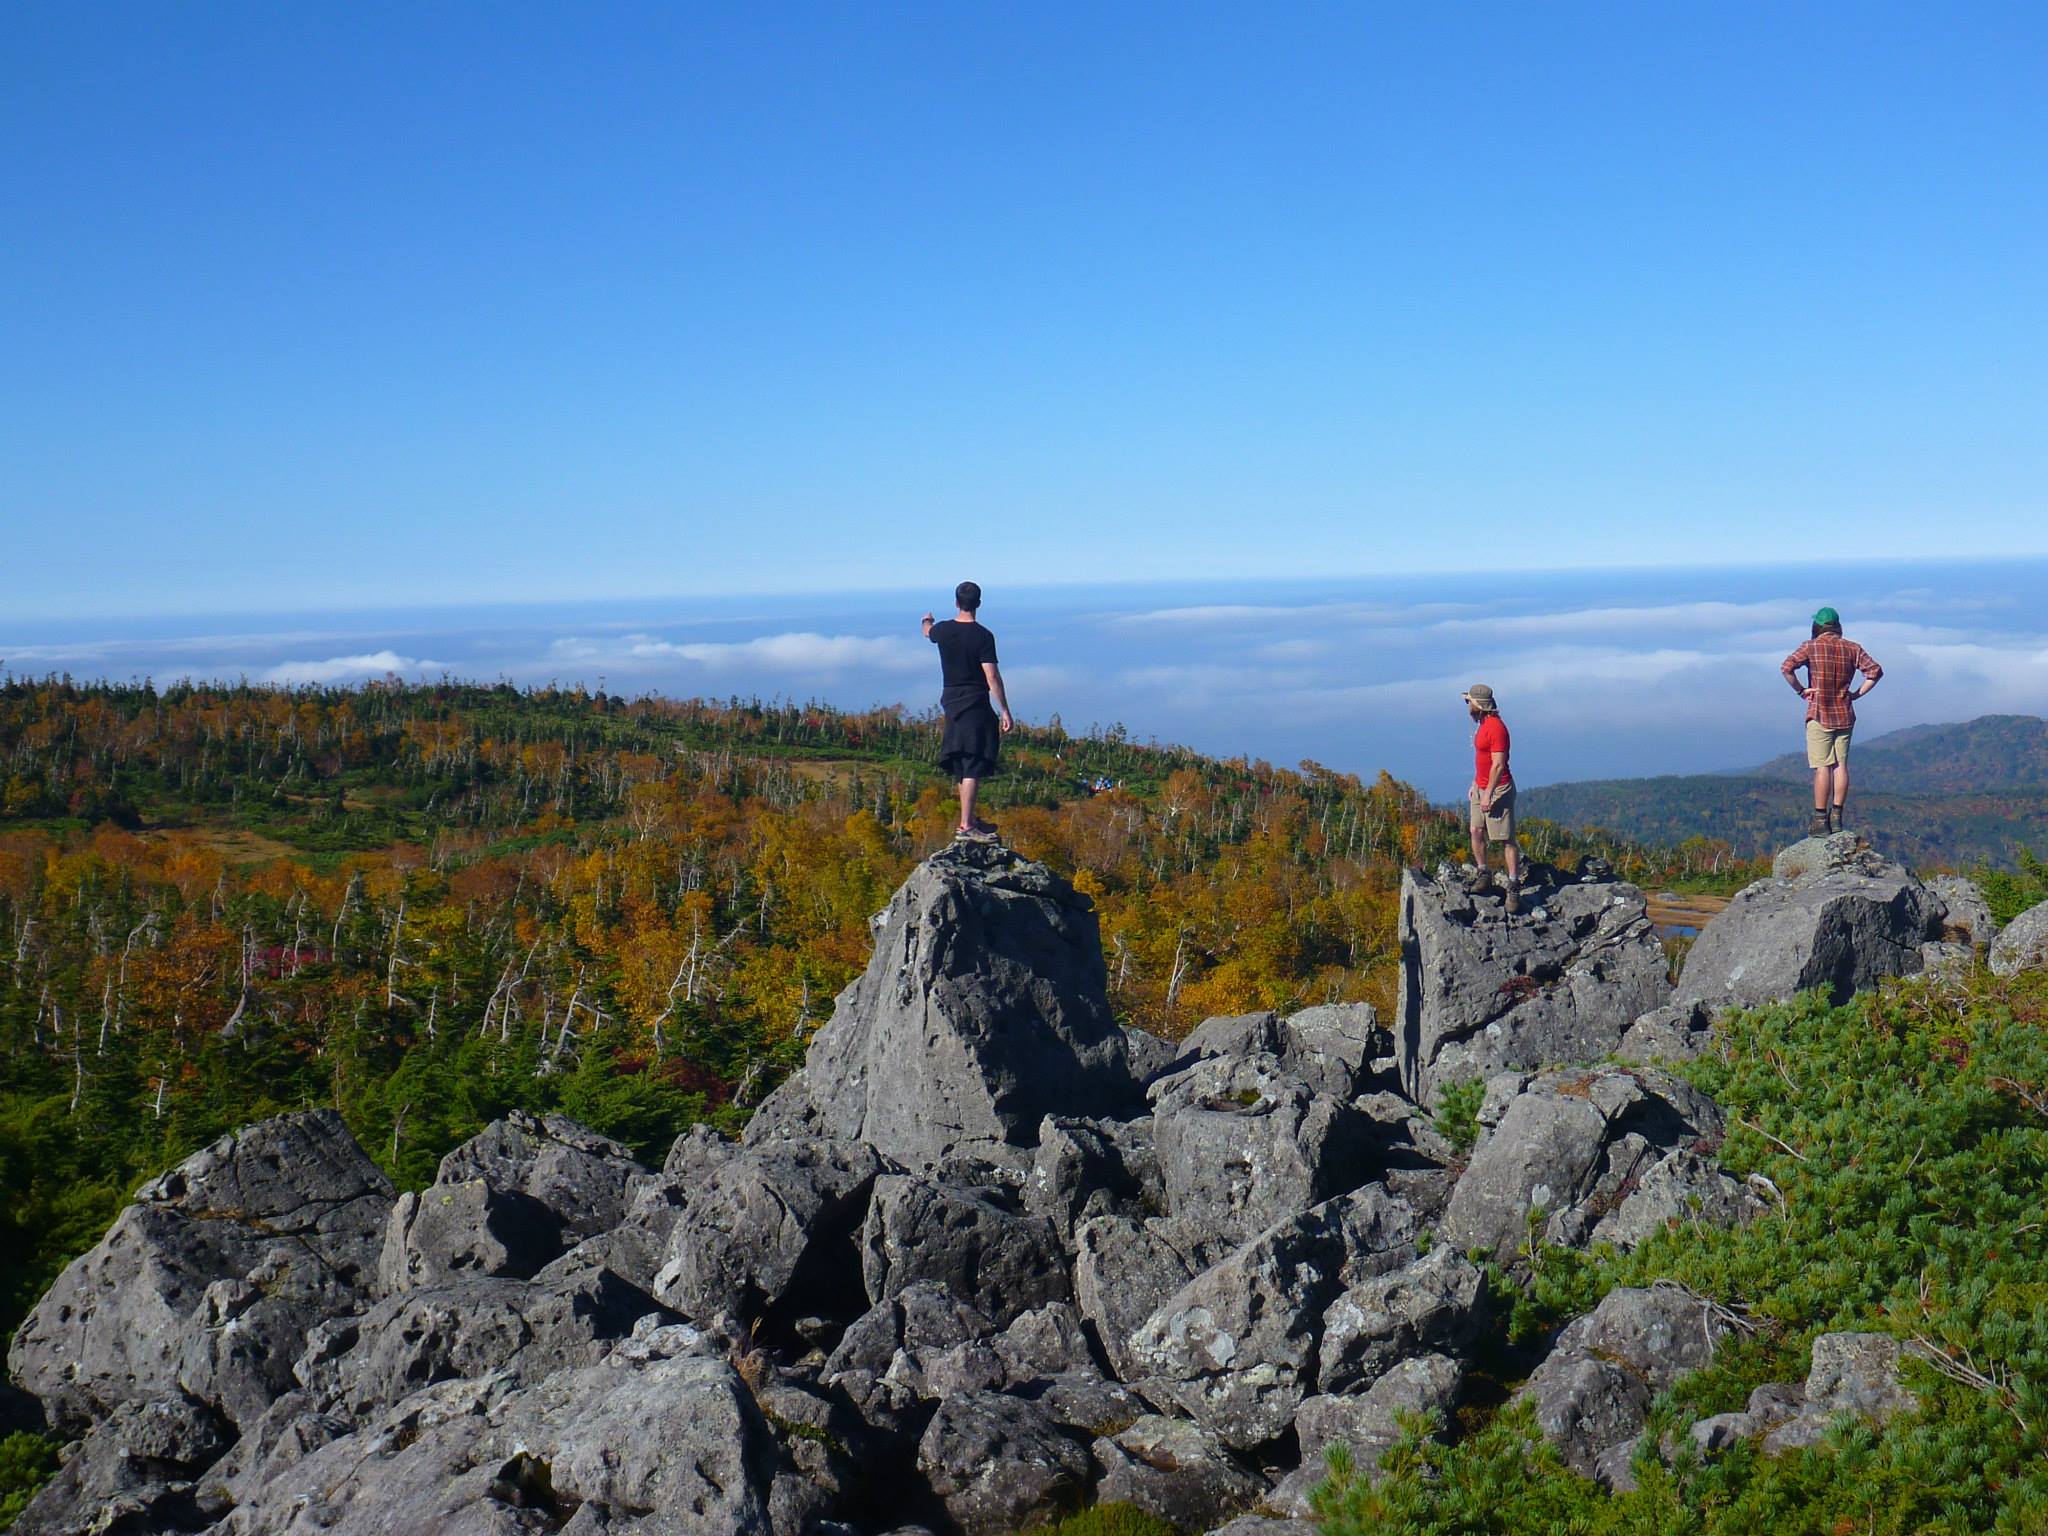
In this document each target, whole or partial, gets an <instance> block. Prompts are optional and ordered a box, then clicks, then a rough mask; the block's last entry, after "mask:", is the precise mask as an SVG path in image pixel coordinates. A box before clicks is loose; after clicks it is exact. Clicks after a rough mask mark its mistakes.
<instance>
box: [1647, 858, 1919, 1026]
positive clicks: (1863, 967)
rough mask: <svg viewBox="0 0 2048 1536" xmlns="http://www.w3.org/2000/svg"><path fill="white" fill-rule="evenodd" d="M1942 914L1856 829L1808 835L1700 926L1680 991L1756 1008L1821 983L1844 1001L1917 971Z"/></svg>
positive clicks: (1682, 994) (1721, 1003) (1904, 872)
mask: <svg viewBox="0 0 2048 1536" xmlns="http://www.w3.org/2000/svg"><path fill="white" fill-rule="evenodd" d="M1941 914H1942V905H1941V902H1940V900H1939V899H1938V898H1937V897H1935V896H1934V894H1933V893H1932V892H1930V891H1929V890H1928V889H1927V887H1926V886H1924V885H1922V884H1921V883H1920V882H1919V881H1918V880H1916V879H1914V878H1913V876H1912V874H1911V873H1909V872H1908V871H1907V870H1906V869H1904V868H1903V867H1902V866H1900V865H1898V864H1894V863H1892V862H1891V861H1890V860H1888V859H1884V858H1880V857H1879V856H1878V855H1877V854H1875V853H1873V852H1872V851H1871V849H1870V847H1869V845H1868V844H1867V843H1866V842H1865V841H1864V840H1863V839H1862V837H1861V836H1859V835H1858V834H1856V833H1854V832H1837V833H1835V834H1833V835H1832V836H1829V837H1813V838H1807V839H1806V840H1805V841H1804V842H1800V843H1795V844H1793V845H1792V846H1791V847H1790V848H1787V849H1786V850H1785V851H1784V852H1782V853H1780V854H1779V855H1778V857H1777V860H1776V862H1775V863H1774V865H1773V875H1772V878H1771V879H1769V880H1759V881H1757V882H1756V883H1755V884H1754V885H1750V886H1745V887H1744V888H1743V889H1742V890H1741V891H1738V892H1737V893H1736V895H1735V899H1734V900H1733V901H1731V902H1729V903H1728V905H1727V907H1726V908H1725V909H1723V910H1722V911H1721V912H1719V913H1717V914H1716V915H1715V916H1714V918H1713V919H1712V920H1711V921H1710V922H1708V924H1707V925H1706V927H1705V928H1703V929H1701V930H1700V936H1699V937H1698V938H1697V939H1695V940H1694V941H1693V946H1692V949H1691V950H1690V951H1689V952H1688V953H1687V955H1686V957H1685V968H1684V970H1683V971H1681V972H1680V974H1679V978H1678V991H1677V996H1678V998H1679V999H1680V1000H1689V999H1694V998H1697V999H1701V1000H1703V1001H1705V1002H1707V1003H1709V1004H1712V1005H1713V1006H1716V1007H1725V1006H1734V1007H1753V1006H1755V1005H1757V1004H1760V1003H1770V1002H1778V1001H1781V1000H1783V999H1785V998H1789V997H1792V996H1793V995H1794V994H1796V993H1799V992H1804V991H1806V990H1807V989H1808V988H1811V987H1821V988H1824V989H1826V991H1827V993H1828V995H1829V996H1830V998H1832V999H1833V1000H1834V1001H1835V1002H1843V1001H1846V1000H1847V999H1848V998H1849V997H1851V996H1853V995H1854V994H1855V993H1857V992H1860V991H1863V990H1864V989H1866V988H1868V987H1872V986H1875V985H1876V984H1877V982H1878V981H1879V980H1880V979H1881V978H1883V977H1886V976H1910V975H1914V974H1916V973H1917V972H1918V971H1919V969H1920V964H1921V957H1920V946H1921V945H1922V944H1923V943H1925V942H1926V941H1927V940H1929V939H1934V938H1939V937H1940V928H1941Z"/></svg>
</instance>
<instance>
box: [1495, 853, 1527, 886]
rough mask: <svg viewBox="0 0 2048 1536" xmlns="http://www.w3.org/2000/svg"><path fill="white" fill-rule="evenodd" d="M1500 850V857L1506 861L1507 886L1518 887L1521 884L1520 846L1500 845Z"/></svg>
mask: <svg viewBox="0 0 2048 1536" xmlns="http://www.w3.org/2000/svg"><path fill="white" fill-rule="evenodd" d="M1500 850H1501V857H1502V858H1504V859H1506V860H1507V865H1508V884H1509V885H1520V884H1521V883H1522V845H1521V844H1520V843H1502V844H1501V845H1500Z"/></svg>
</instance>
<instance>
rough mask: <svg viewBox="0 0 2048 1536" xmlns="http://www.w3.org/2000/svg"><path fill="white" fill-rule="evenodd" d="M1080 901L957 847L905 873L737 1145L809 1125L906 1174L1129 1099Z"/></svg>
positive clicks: (1128, 1081)
mask: <svg viewBox="0 0 2048 1536" xmlns="http://www.w3.org/2000/svg"><path fill="white" fill-rule="evenodd" d="M1106 980H1107V978H1106V974H1105V972H1104V969H1103V961H1102V943H1101V934H1100V931H1099V929H1098V927H1097V924H1096V918H1095V912H1094V909H1093V907H1092V906H1091V905H1090V903H1089V901H1088V899H1087V898H1086V897H1085V896H1082V895H1081V894H1080V893H1079V892H1077V891H1075V890H1074V888H1073V887H1072V886H1071V885H1069V884H1068V883H1067V882H1066V881H1065V880H1062V879H1061V878H1060V877H1059V876H1057V875H1055V874H1054V873H1053V872H1052V871H1051V870H1049V869H1047V868H1046V867H1045V866H1044V865H1042V864H1033V863H1031V862H1029V861H1028V860H1025V859H1022V858H1019V857H1018V856H1017V855H1015V854H1013V853H1011V852H1009V851H1008V850H1007V849H1004V848H1001V847H997V846H995V845H993V844H982V843H971V842H963V843H955V844H954V845H952V846H951V847H949V848H946V849H944V850H942V851H940V852H939V853H936V854H934V855H932V857H930V858H928V859H926V860H925V861H924V863H922V864H920V865H919V866H918V867H917V868H916V869H915V870H913V871H912V872H911V875H910V878H909V879H908V880H906V881H905V882H904V883H903V885H902V887H901V888H900V889H899V890H898V891H897V892H896V894H895V896H894V897H893V898H892V899H891V901H890V903H889V906H888V909H887V910H886V911H885V912H884V913H883V914H882V917H881V920H880V924H879V928H878V931H877V934H876V938H875V953H874V957H873V958H872V959H871V960H870V961H869V963H868V968H867V970H866V971H865V972H864V973H863V974H862V975H861V977H860V978H859V979H858V980H857V981H855V982H854V983H853V984H852V985H851V986H850V987H848V988H847V989H846V991H844V992H843V993H841V994H840V996H839V1001H838V1004H837V1005H836V1007H835V1008H834V1010H833V1014H832V1019H831V1022H829V1023H828V1024H827V1025H826V1026H825V1027H824V1028H823V1029H822V1030H820V1031H819V1032H818V1036H817V1038H816V1039H815V1040H814V1041H812V1043H811V1048H810V1052H809V1055H808V1056H807V1057H806V1059H805V1063H804V1067H803V1070H802V1071H801V1072H800V1073H798V1074H797V1075H796V1076H795V1077H793V1078H792V1079H791V1080H790V1081H789V1082H788V1083H786V1084H784V1085H783V1086H782V1087H781V1088H779V1089H777V1090H776V1092H775V1093H774V1094H773V1095H771V1097H770V1100H769V1102H767V1103H765V1104H764V1105H763V1106H762V1108H761V1111H760V1112H759V1114H758V1115H757V1116H756V1119H755V1122H754V1124H753V1125H750V1126H749V1127H748V1140H749V1141H750V1142H758V1141H761V1140H765V1139H771V1138H774V1137H776V1136H785V1135H792V1134H800V1133H801V1132H802V1131H803V1130H804V1129H805V1128H806V1127H813V1128H815V1129H816V1130H818V1131H821V1132H822V1133H823V1134H825V1135H828V1136H832V1137H836V1138H839V1139H842V1140H855V1141H865V1142H867V1143H868V1144H869V1145H870V1146H873V1147H874V1148H876V1149H877V1150H878V1151H880V1152H882V1153H883V1154H884V1155H885V1156H887V1157H890V1158H893V1159H894V1160H895V1161H897V1162H899V1163H901V1164H903V1165H904V1166H905V1167H907V1168H911V1169H931V1168H936V1167H937V1166H938V1165H939V1164H940V1163H941V1162H942V1161H944V1160H945V1159H946V1158H947V1157H948V1156H949V1155H951V1154H952V1153H954V1152H955V1151H956V1150H959V1149H961V1148H963V1147H972V1146H973V1145H974V1144H976V1143H986V1142H997V1143H1002V1142H1009V1143H1014V1144H1017V1145H1029V1144H1030V1143H1031V1142H1032V1141H1033V1140H1034V1139H1035V1138H1036V1136H1037V1134H1038V1127H1039V1124H1040V1122H1041V1121H1042V1120H1043V1119H1044V1118H1045V1117H1046V1116H1047V1115H1049V1114H1059V1115H1071V1116H1079V1117H1084V1118H1112V1119H1113V1118H1116V1117H1118V1116H1119V1115H1122V1114H1124V1113H1127V1112H1128V1111H1129V1110H1130V1109H1131V1108H1132V1107H1133V1106H1134V1105H1135V1104H1136V1103H1137V1102H1138V1099H1139V1094H1138V1085H1137V1082H1136V1080H1135V1078H1134V1077H1133V1075H1132V1072H1131V1066H1130V1061H1129V1056H1128V1048H1127V1045H1126V1041H1125V1037H1124V1033H1123V1031H1122V1030H1120V1029H1119V1028H1118V1027H1117V1024H1116V1020H1115V1018H1114V1017H1113V1016H1112V1014H1111V1012H1110V1008H1109V998H1108V990H1107V985H1106Z"/></svg>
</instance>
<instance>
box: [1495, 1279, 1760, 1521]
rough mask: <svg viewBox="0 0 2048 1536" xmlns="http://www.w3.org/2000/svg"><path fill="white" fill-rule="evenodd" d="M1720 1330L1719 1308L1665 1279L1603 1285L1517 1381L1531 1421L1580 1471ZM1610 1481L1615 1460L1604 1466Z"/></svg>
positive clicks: (1700, 1359)
mask: <svg viewBox="0 0 2048 1536" xmlns="http://www.w3.org/2000/svg"><path fill="white" fill-rule="evenodd" d="M1725 1333H1726V1325H1725V1324H1724V1323H1722V1321H1721V1320H1720V1318H1719V1315H1718V1314H1717V1313H1715V1311H1714V1310H1713V1309H1712V1308H1711V1307H1708V1306H1706V1305H1705V1304H1703V1303H1702V1302H1701V1301H1700V1300H1699V1298H1698V1297H1696V1296H1693V1295H1692V1294H1690V1293H1689V1292H1687V1291H1684V1290H1682V1289H1680V1288H1679V1287H1677V1286H1673V1285H1655V1286H1651V1287H1649V1288H1648V1289H1646V1290H1644V1289H1635V1288H1630V1287H1623V1288H1621V1289H1618V1290H1613V1291H1609V1292H1608V1293H1607V1296H1606V1297H1605V1299H1603V1300H1602V1301H1601V1303H1600V1305H1599V1306H1597V1307H1595V1308H1594V1309H1593V1310H1592V1311H1591V1312H1589V1313H1588V1314H1587V1315H1586V1316H1584V1317H1582V1318H1580V1319H1579V1320H1578V1321H1577V1322H1575V1323H1573V1324H1572V1325H1571V1326H1570V1327H1568V1328H1566V1329H1565V1330H1564V1332H1563V1333H1561V1334H1560V1335H1558V1339H1557V1343H1556V1344H1555V1345H1554V1346H1552V1348H1551V1351H1550V1353H1549V1354H1548V1355H1547V1356H1545V1357H1544V1360H1543V1363H1542V1364H1541V1365H1539V1366H1537V1368H1536V1370H1535V1373H1534V1374H1533V1375H1531V1376H1530V1378H1529V1380H1528V1382H1527V1384H1526V1385H1524V1386H1523V1388H1522V1390H1521V1392H1520V1393H1519V1394H1518V1396H1519V1397H1522V1398H1527V1399H1529V1400H1532V1401H1533V1402H1534V1404H1535V1410H1536V1424H1537V1427H1538V1428H1539V1429H1540V1430H1541V1431H1542V1432H1543V1434H1544V1436H1545V1437H1546V1438H1547V1439H1549V1440H1550V1441H1551V1442H1552V1443H1553V1444H1555V1445H1556V1446H1557V1448H1558V1450H1559V1451H1560V1452H1561V1453H1562V1455H1563V1456H1564V1459H1565V1463H1566V1465H1568V1466H1570V1467H1571V1468H1572V1469H1573V1470H1574V1471H1576V1472H1578V1473H1579V1474H1581V1475H1582V1476H1585V1477H1593V1476H1595V1475H1596V1474H1598V1473H1599V1472H1600V1471H1601V1465H1600V1463H1601V1458H1602V1457H1603V1455H1606V1454H1607V1453H1609V1452H1611V1451H1614V1450H1615V1449H1616V1448H1617V1447H1622V1446H1626V1445H1628V1444H1629V1443H1630V1442H1631V1441H1633V1440H1634V1439H1635V1437H1636V1436H1637V1435H1638V1434H1639V1433H1640V1432H1641V1431H1642V1428H1643V1423H1644V1421H1645V1419H1646V1417H1647V1416H1648V1413H1649V1408H1650V1402H1651V1400H1652V1399H1653V1398H1654V1397H1655V1396H1656V1395H1657V1394H1658V1393H1659V1392H1662V1391H1664V1390H1665V1389H1666V1388H1668V1387H1669V1386H1671V1385H1672V1384H1673V1383H1674V1382H1676V1381H1677V1380H1678V1379H1679V1378H1680V1377H1681V1376H1684V1375H1686V1374H1688V1373H1690V1372H1692V1371H1696V1370H1698V1369H1699V1368H1700V1367H1701V1366H1704V1365H1706V1364H1708V1363H1709V1362H1710V1361H1711V1360H1712V1359H1713V1357H1714V1351H1715V1349H1716V1348H1717V1347H1718V1346H1719V1344H1720V1341H1721V1339H1722V1337H1723V1336H1724V1335H1725ZM1605 1470H1606V1473H1607V1477H1608V1480H1609V1481H1611V1480H1612V1478H1613V1475H1614V1471H1615V1468H1614V1466H1613V1463H1612V1461H1611V1460H1610V1462H1609V1464H1608V1466H1607V1468H1606V1469H1605Z"/></svg>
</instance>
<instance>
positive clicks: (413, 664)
mask: <svg viewBox="0 0 2048 1536" xmlns="http://www.w3.org/2000/svg"><path fill="white" fill-rule="evenodd" d="M452 670H453V669H452V668H451V667H450V666H449V664H448V663H447V662H444V661H427V660H425V659H424V658H422V657H419V656H401V655H399V654H398V653H397V652H396V651H371V652H370V653H368V654H367V655H363V656H329V657H327V658H326V659H325V660H323V661H281V662H279V663H278V664H277V665H276V666H274V667H271V668H269V669H268V670H267V671H265V672H264V673H262V679H263V681H265V682H267V683H346V682H353V681H355V680H356V679H357V678H369V677H388V676H390V675H391V674H393V673H396V674H397V675H398V676H400V677H419V676H421V675H422V674H425V673H439V672H447V671H452Z"/></svg>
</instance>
